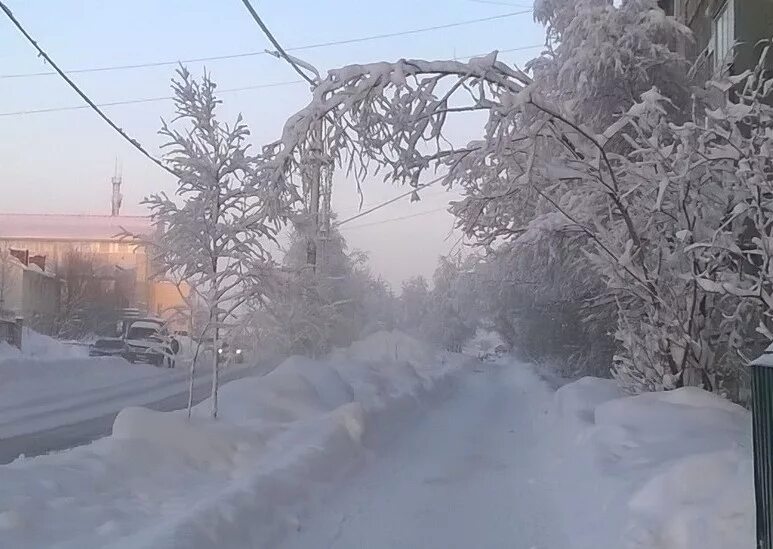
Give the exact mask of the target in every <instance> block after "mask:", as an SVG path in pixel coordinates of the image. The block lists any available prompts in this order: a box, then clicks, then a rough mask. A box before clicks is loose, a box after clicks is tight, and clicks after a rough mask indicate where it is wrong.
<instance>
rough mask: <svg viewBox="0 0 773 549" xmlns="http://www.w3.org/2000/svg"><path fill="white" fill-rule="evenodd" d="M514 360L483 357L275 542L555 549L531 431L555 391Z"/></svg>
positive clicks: (300, 546)
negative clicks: (448, 394)
mask: <svg viewBox="0 0 773 549" xmlns="http://www.w3.org/2000/svg"><path fill="white" fill-rule="evenodd" d="M524 368H525V367H524V366H522V365H519V364H518V363H510V364H502V365H499V364H496V365H494V364H491V365H489V364H487V365H484V366H482V367H481V368H480V369H479V370H480V371H476V372H475V373H474V374H473V373H470V374H466V375H464V376H462V377H461V379H460V386H459V387H458V389H457V390H455V391H454V393H453V395H452V396H451V397H449V399H448V400H447V401H446V402H444V403H442V404H441V405H439V406H437V407H435V408H433V409H432V410H431V411H430V412H429V413H428V414H427V415H425V416H424V417H423V418H421V419H419V420H418V421H417V422H416V423H415V424H414V425H412V426H410V427H408V428H407V429H406V430H405V431H404V432H403V433H401V434H400V435H399V436H398V437H397V438H395V439H394V440H392V441H390V442H388V443H386V444H383V446H384V448H383V449H379V450H378V451H376V452H374V453H373V455H374V456H375V455H377V456H378V457H374V458H373V459H372V460H370V462H369V463H368V464H367V465H365V466H364V467H363V468H362V469H361V470H360V471H359V472H358V473H357V474H356V475H355V476H354V477H353V478H352V479H350V481H349V482H347V483H346V484H345V485H344V486H343V487H342V488H341V489H340V490H339V491H337V492H334V493H332V494H331V495H330V497H329V498H327V500H324V501H323V502H322V505H321V506H320V507H319V508H318V509H317V510H316V511H313V512H311V513H310V516H309V517H307V518H305V519H304V518H301V522H300V526H299V532H297V533H295V534H293V535H291V536H290V537H289V539H287V540H286V541H285V543H284V544H283V545H282V546H281V547H282V549H308V548H310V547H315V548H320V549H323V548H329V549H358V548H361V547H368V548H369V549H386V548H398V547H399V548H417V549H418V548H421V549H432V548H437V549H453V548H459V549H470V548H473V547H480V548H500V547H501V548H508V549H557V548H564V547H569V546H570V545H569V544H568V543H567V540H566V539H565V537H564V533H563V532H562V531H561V527H560V524H558V523H557V521H556V517H555V509H554V508H553V505H552V497H553V496H552V494H553V490H552V488H551V486H552V483H551V480H550V479H549V478H546V475H545V474H544V473H545V470H546V468H545V467H544V465H545V464H544V459H545V454H544V451H540V444H541V442H540V440H541V437H539V436H538V434H539V432H540V426H541V424H542V422H544V415H545V406H546V405H547V403H549V402H550V397H551V395H552V391H551V390H550V389H549V388H548V387H547V386H546V385H545V384H543V383H541V382H540V381H539V380H538V379H536V376H535V375H534V374H533V373H532V372H531V371H529V370H525V369H524Z"/></svg>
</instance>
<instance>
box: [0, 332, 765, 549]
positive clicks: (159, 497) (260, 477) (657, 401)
mask: <svg viewBox="0 0 773 549" xmlns="http://www.w3.org/2000/svg"><path fill="white" fill-rule="evenodd" d="M536 368H537V367H536V366H534V365H531V364H526V363H523V362H521V361H518V360H517V359H515V358H513V357H502V358H500V359H498V360H497V361H496V362H488V361H485V362H481V361H478V360H474V359H471V358H470V357H469V356H465V355H460V354H455V353H448V352H440V351H436V350H433V349H432V348H431V347H429V346H427V345H425V344H424V343H422V342H420V341H418V340H415V339H413V338H411V337H410V336H407V335H405V334H402V333H400V332H378V333H375V334H373V335H372V336H369V337H368V338H366V339H364V340H361V341H358V342H355V343H353V344H352V345H351V346H350V347H348V348H343V349H338V350H336V351H335V352H333V353H331V354H330V355H329V356H328V357H326V358H325V359H322V360H317V361H315V360H311V359H307V358H303V357H297V356H296V357H291V358H289V359H287V360H285V361H284V362H282V363H281V364H280V365H279V366H277V367H276V368H275V369H273V370H272V371H271V372H269V373H268V374H266V375H264V376H262V377H254V376H253V377H245V378H242V379H238V380H234V381H232V382H231V383H228V384H226V385H225V386H224V387H223V391H222V393H223V400H222V405H221V409H220V414H219V416H218V420H217V421H213V420H212V419H210V418H209V417H208V414H207V412H208V409H209V402H208V401H206V400H205V401H203V402H202V403H200V404H199V405H197V406H196V407H195V408H194V414H193V418H192V419H191V420H187V419H186V416H185V414H184V413H179V412H158V411H153V410H148V409H145V408H136V407H135V408H127V409H124V410H123V411H121V412H120V413H119V414H118V416H117V418H116V420H115V422H114V424H113V426H112V434H111V435H110V436H107V437H105V438H102V439H99V440H97V441H95V442H93V443H91V444H88V445H86V446H81V447H78V448H74V449H71V450H67V451H64V452H61V453H54V454H51V455H45V456H39V457H34V458H25V459H18V460H16V461H14V462H13V463H11V464H9V465H5V466H2V467H0V534H2V537H3V540H4V541H7V543H8V546H9V547H10V546H13V547H17V548H19V549H22V548H30V549H32V548H35V549H36V548H38V547H50V546H54V545H55V546H57V547H60V548H62V549H64V548H73V549H75V548H79V549H80V548H82V547H110V548H113V549H128V548H132V549H138V548H148V549H150V548H157V547H158V548H161V547H163V548H164V549H178V548H179V549H183V548H184V549H204V548H209V547H214V546H217V547H224V548H226V547H227V548H229V549H236V548H245V549H247V548H250V549H252V548H255V547H266V548H279V549H309V548H314V549H317V548H330V549H357V548H360V547H368V548H374V549H386V548H392V547H394V548H398V547H399V548H406V549H413V548H416V549H419V548H421V549H433V548H437V549H455V548H458V549H469V548H478V547H480V548H486V549H488V548H491V549H499V548H506V549H599V548H609V549H612V548H614V549H617V548H620V549H728V548H729V547H739V548H744V547H752V546H753V541H752V540H751V538H750V535H751V533H752V532H753V498H752V497H751V494H752V490H751V486H750V480H751V455H750V448H749V427H750V426H749V414H748V412H747V411H746V410H744V409H743V408H741V407H740V406H737V405H735V404H732V403H730V402H728V401H726V400H724V399H722V398H719V397H717V396H715V395H711V394H710V393H707V392H705V391H703V390H701V389H697V388H683V389H679V390H676V391H672V392H667V393H649V394H644V395H639V396H624V395H623V394H622V393H621V392H620V390H619V388H618V387H617V386H616V384H615V382H614V381H611V380H608V379H599V378H590V377H586V378H583V379H581V380H579V381H576V382H573V383H568V384H566V385H564V386H562V387H561V388H559V389H558V390H554V389H553V388H551V387H550V386H549V384H548V383H546V382H545V381H544V380H543V379H542V378H540V376H539V375H538V374H537V370H536ZM720 496H721V497H720ZM707 517H708V519H709V521H708V522H707ZM736 542H739V543H736Z"/></svg>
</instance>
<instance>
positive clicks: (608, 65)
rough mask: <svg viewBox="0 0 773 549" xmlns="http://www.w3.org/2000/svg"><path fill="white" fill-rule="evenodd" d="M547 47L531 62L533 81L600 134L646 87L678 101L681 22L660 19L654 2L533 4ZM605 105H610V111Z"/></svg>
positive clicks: (683, 84)
mask: <svg viewBox="0 0 773 549" xmlns="http://www.w3.org/2000/svg"><path fill="white" fill-rule="evenodd" d="M535 10H536V11H535V16H536V17H537V18H538V19H539V20H540V21H542V22H545V23H547V24H548V25H549V28H550V29H551V30H552V31H553V34H554V38H555V40H556V42H555V48H554V49H551V50H549V51H548V52H547V53H546V54H544V55H543V56H542V57H541V58H539V59H537V60H535V61H533V62H532V63H531V65H530V66H531V67H532V68H533V69H534V70H535V71H536V74H537V78H536V80H537V81H538V82H539V83H540V87H541V89H542V90H544V94H545V95H548V96H551V97H552V98H553V99H554V101H555V102H556V104H557V105H560V106H561V108H562V109H564V114H567V115H571V117H572V118H573V119H575V120H579V121H581V122H582V123H584V124H588V125H589V126H591V127H593V128H594V129H595V130H597V131H600V130H601V129H603V128H604V127H606V126H607V125H608V124H610V123H611V122H612V121H614V120H615V119H616V118H617V117H618V116H619V115H620V114H622V113H623V112H624V111H625V110H627V109H628V107H630V105H631V104H632V103H633V102H634V101H636V99H637V98H638V97H639V95H640V94H642V93H643V92H645V91H646V90H648V89H649V88H650V87H652V86H657V87H658V88H659V89H660V91H661V93H663V94H664V95H666V96H667V97H669V98H671V99H672V100H674V101H675V102H676V103H677V104H679V105H680V106H683V105H684V104H685V103H686V101H687V99H688V92H687V90H688V85H689V82H688V81H687V74H688V72H689V71H688V69H689V65H688V63H687V61H686V60H685V59H684V58H683V57H682V56H681V54H679V53H678V46H679V44H680V43H685V42H688V41H690V40H691V39H692V38H691V35H690V31H689V29H688V28H687V27H685V26H683V25H682V24H680V23H679V22H677V21H676V20H675V19H674V18H672V17H666V15H665V14H664V13H663V11H662V10H661V9H660V8H659V7H658V5H657V1H656V0H628V1H626V2H622V4H621V6H620V7H615V6H613V3H612V2H611V1H605V0H586V1H580V2H574V1H571V2H566V1H558V0H544V1H537V2H536V3H535ZM610 107H611V108H610Z"/></svg>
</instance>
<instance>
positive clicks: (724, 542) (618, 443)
mask: <svg viewBox="0 0 773 549" xmlns="http://www.w3.org/2000/svg"><path fill="white" fill-rule="evenodd" d="M551 420H552V422H553V423H552V425H553V426H554V427H555V428H556V429H555V433H556V437H555V440H556V453H557V455H559V456H560V458H559V463H558V465H559V466H558V467H557V468H556V471H557V473H556V474H557V476H558V477H559V482H564V481H566V483H565V484H563V486H564V487H565V490H566V491H565V493H566V495H567V497H566V498H565V501H564V505H565V510H564V511H565V513H564V515H565V516H564V520H565V521H566V522H567V530H568V531H580V529H582V530H584V531H588V532H593V531H595V532H596V533H595V534H592V535H588V537H587V539H585V540H582V541H581V543H579V544H578V546H577V547H582V548H585V547H587V548H588V549H590V548H591V547H599V546H604V547H606V546H609V547H613V546H614V547H623V548H628V549H728V548H730V547H732V548H734V549H735V548H738V549H744V548H748V549H751V548H752V547H754V545H755V542H754V492H753V470H752V456H751V419H750V415H749V413H748V412H747V411H746V410H744V409H743V408H741V407H740V406H736V405H735V404H733V403H731V402H729V401H727V400H724V399H721V398H719V397H717V396H715V395H713V394H710V393H708V392H706V391H703V390H701V389H697V388H693V387H691V388H683V389H678V390H675V391H671V392H665V393H647V394H643V395H639V396H634V397H621V395H620V394H619V392H618V390H617V388H616V387H615V386H614V384H613V383H612V382H610V381H608V380H601V379H594V378H584V379H582V380H580V381H578V382H575V383H572V384H569V385H566V386H564V387H562V388H561V389H559V390H558V391H557V392H556V394H555V396H554V401H553V406H552V409H551ZM583 471H584V472H583ZM588 494H593V495H592V496H588ZM588 506H590V507H591V508H592V509H593V511H591V512H588V511H583V509H587V507H588ZM602 517H603V518H602ZM602 521H603V522H602ZM594 522H595V523H596V524H595V525H594V524H593V523H594ZM589 525H590V527H589ZM599 532H602V533H601V534H600V533H599ZM580 537H581V538H582V536H580ZM600 537H601V538H602V539H600Z"/></svg>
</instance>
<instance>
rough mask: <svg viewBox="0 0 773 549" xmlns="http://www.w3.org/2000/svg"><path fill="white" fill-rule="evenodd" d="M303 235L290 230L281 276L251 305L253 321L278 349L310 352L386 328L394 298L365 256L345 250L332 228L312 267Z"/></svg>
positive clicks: (390, 320)
mask: <svg viewBox="0 0 773 549" xmlns="http://www.w3.org/2000/svg"><path fill="white" fill-rule="evenodd" d="M307 234H308V233H307V232H306V231H304V230H303V229H301V230H298V229H296V230H295V231H294V232H293V233H292V234H291V239H290V245H289V247H288V249H287V253H286V254H285V258H284V262H283V267H282V272H281V275H280V276H279V278H278V281H277V283H276V284H274V286H273V290H272V292H271V295H270V296H269V297H268V298H267V299H265V300H264V301H263V302H262V303H260V304H259V305H258V306H257V307H256V311H257V312H256V315H255V316H254V321H255V323H256V324H258V325H260V326H261V329H262V331H263V333H264V337H265V338H266V339H267V340H268V341H270V342H271V344H272V345H273V346H275V347H277V348H278V349H279V350H281V351H282V352H285V353H290V354H303V355H307V356H312V357H316V356H320V355H322V354H324V353H326V352H328V351H329V350H330V349H331V348H333V347H336V346H346V345H349V344H350V343H351V342H352V341H354V340H356V339H358V338H360V337H363V336H365V335H368V334H369V333H371V332H373V331H376V330H379V329H389V328H391V327H392V326H393V323H394V319H393V317H394V312H393V301H394V297H393V296H392V295H391V292H390V291H389V290H388V288H387V287H386V286H385V284H384V283H383V281H379V280H377V279H374V278H373V277H372V275H371V274H370V272H368V270H367V268H366V260H367V256H366V255H365V254H363V253H362V252H359V251H357V250H352V251H350V250H348V249H347V245H346V241H345V239H344V238H343V236H342V235H341V233H340V232H339V231H337V230H336V229H335V228H333V229H332V230H330V231H329V232H328V234H327V236H326V238H325V240H324V245H323V246H321V247H320V248H321V249H320V250H319V252H322V250H323V249H324V261H322V262H320V263H319V264H318V265H316V267H315V268H314V267H312V265H310V264H309V263H308V255H307V253H308V238H307ZM321 256H322V253H320V254H318V257H319V258H321Z"/></svg>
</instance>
